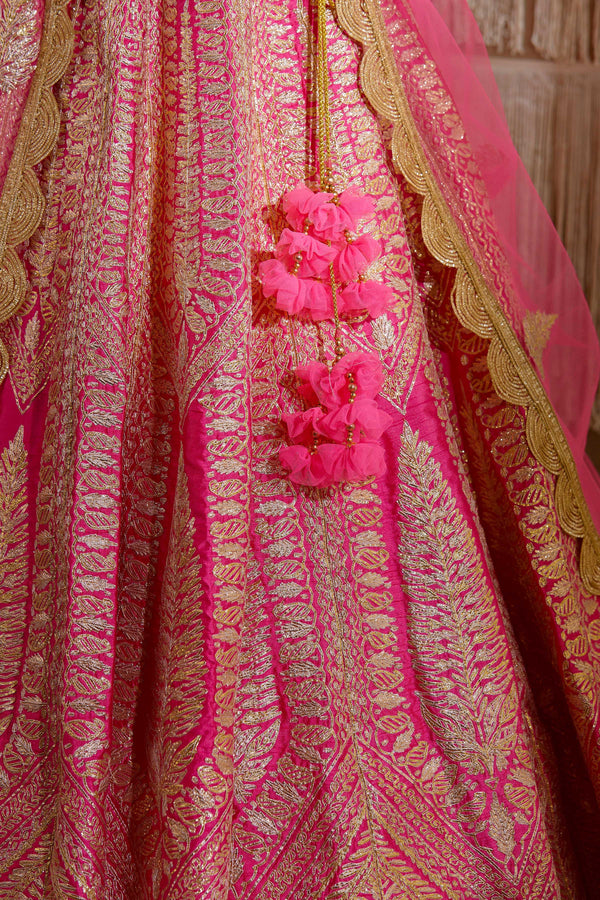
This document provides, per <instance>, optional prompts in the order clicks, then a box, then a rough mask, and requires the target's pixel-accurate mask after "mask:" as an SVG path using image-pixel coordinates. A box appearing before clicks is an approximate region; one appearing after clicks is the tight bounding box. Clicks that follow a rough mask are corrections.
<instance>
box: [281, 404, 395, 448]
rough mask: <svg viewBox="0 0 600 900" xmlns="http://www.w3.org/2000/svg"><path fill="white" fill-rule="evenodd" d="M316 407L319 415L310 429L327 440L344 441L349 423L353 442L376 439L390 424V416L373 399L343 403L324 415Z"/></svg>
mask: <svg viewBox="0 0 600 900" xmlns="http://www.w3.org/2000/svg"><path fill="white" fill-rule="evenodd" d="M314 408H315V407H313V409H314ZM316 409H317V410H318V411H319V412H320V413H321V415H320V416H317V417H315V418H314V421H313V423H312V429H313V431H316V432H317V434H319V435H322V436H323V437H324V438H327V440H328V441H334V442H340V443H345V441H346V438H347V437H348V426H349V425H350V426H352V427H353V432H352V439H353V440H354V441H355V442H361V441H378V440H379V438H380V437H381V435H382V434H383V433H384V431H385V430H386V429H387V428H389V426H390V425H391V424H392V417H391V416H389V415H388V414H387V413H386V412H383V410H381V409H379V407H378V406H377V403H376V402H375V400H367V399H362V400H355V401H354V403H345V404H344V405H343V406H340V408H339V409H336V410H333V411H332V412H329V413H327V414H326V415H325V414H324V413H323V411H322V410H321V409H320V408H319V407H316ZM290 437H291V433H290ZM311 437H312V435H311Z"/></svg>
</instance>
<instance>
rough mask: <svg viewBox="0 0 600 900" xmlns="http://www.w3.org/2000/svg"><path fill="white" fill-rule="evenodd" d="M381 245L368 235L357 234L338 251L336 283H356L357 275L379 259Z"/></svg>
mask: <svg viewBox="0 0 600 900" xmlns="http://www.w3.org/2000/svg"><path fill="white" fill-rule="evenodd" d="M380 253H381V245H380V244H379V241H376V240H375V238H372V237H371V235H370V234H359V236H358V237H357V238H356V239H355V240H353V241H347V243H346V244H345V245H344V246H343V247H342V249H341V250H340V251H339V253H338V255H337V257H336V260H335V263H334V269H335V275H336V278H337V280H338V281H341V282H346V281H357V279H358V277H359V275H362V273H363V272H364V271H365V269H367V268H368V267H369V266H370V265H371V263H372V262H375V260H376V259H377V258H378V257H379V255H380Z"/></svg>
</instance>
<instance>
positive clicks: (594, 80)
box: [469, 0, 600, 432]
mask: <svg viewBox="0 0 600 900" xmlns="http://www.w3.org/2000/svg"><path fill="white" fill-rule="evenodd" d="M469 3H470V5H471V8H472V10H473V13H474V14H475V17H476V19H477V21H478V23H479V27H480V28H481V31H482V33H483V36H484V39H485V42H486V44H487V46H488V50H489V52H490V54H491V56H492V66H493V69H494V74H495V76H496V80H497V82H498V87H499V89H500V94H501V96H502V100H503V103H504V108H505V112H506V118H507V120H508V126H509V128H510V131H511V134H512V137H513V140H514V142H515V145H516V147H517V150H518V151H519V153H520V155H521V158H522V159H523V162H524V163H525V165H526V167H527V169H528V171H529V174H530V175H531V178H532V180H533V183H534V184H535V186H536V188H537V190H538V192H539V194H540V196H541V197H542V200H543V201H544V204H545V205H546V208H547V209H548V211H549V213H550V215H551V216H552V219H553V220H554V223H555V225H556V227H557V229H558V232H559V234H560V236H561V238H562V240H563V243H564V244H565V246H566V248H567V250H568V252H569V255H570V257H571V259H572V260H573V263H574V265H575V268H576V270H577V274H578V275H579V279H580V281H581V283H582V285H583V289H584V291H585V294H586V296H587V298H588V301H589V304H590V308H591V311H592V316H593V318H594V322H595V325H596V329H597V330H598V332H599V333H600V0H469ZM592 425H593V428H594V430H595V431H597V432H600V396H599V398H598V399H597V401H596V406H595V410H594V416H593V420H592Z"/></svg>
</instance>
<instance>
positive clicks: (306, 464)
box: [279, 442, 385, 487]
mask: <svg viewBox="0 0 600 900" xmlns="http://www.w3.org/2000/svg"><path fill="white" fill-rule="evenodd" d="M279 459H280V461H281V463H282V465H283V466H284V467H285V468H286V469H288V472H289V478H290V480H291V481H293V482H294V483H295V484H302V485H306V486H308V487H328V486H330V485H332V484H343V483H345V482H348V481H366V480H367V479H369V478H380V477H381V476H382V475H383V474H384V473H385V458H384V453H383V447H381V446H380V445H379V444H372V443H366V442H364V443H360V444H353V445H352V446H351V447H347V446H344V445H343V444H320V445H319V447H317V449H316V451H315V452H314V453H311V452H310V451H309V450H308V449H307V448H306V447H303V446H301V445H294V446H292V447H284V448H283V449H282V450H280V451H279Z"/></svg>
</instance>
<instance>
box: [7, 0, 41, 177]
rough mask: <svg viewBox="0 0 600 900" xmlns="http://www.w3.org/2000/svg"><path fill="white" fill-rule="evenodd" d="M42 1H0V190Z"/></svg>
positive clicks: (35, 52) (35, 49) (35, 45)
mask: <svg viewBox="0 0 600 900" xmlns="http://www.w3.org/2000/svg"><path fill="white" fill-rule="evenodd" d="M43 12H44V4H43V2H42V0H25V2H23V3H21V4H20V5H18V6H16V5H15V4H10V3H5V4H0V49H1V50H2V59H1V61H0V191H1V190H2V187H3V185H4V181H5V179H6V174H7V171H8V167H9V163H10V160H11V157H12V153H13V149H14V146H15V141H16V139H17V135H18V133H19V128H20V125H21V118H22V115H23V111H24V108H25V104H26V103H27V97H28V95H29V87H30V84H31V79H32V76H33V73H34V70H35V65H36V61H37V57H38V51H39V46H40V38H41V35H42V21H43Z"/></svg>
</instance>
